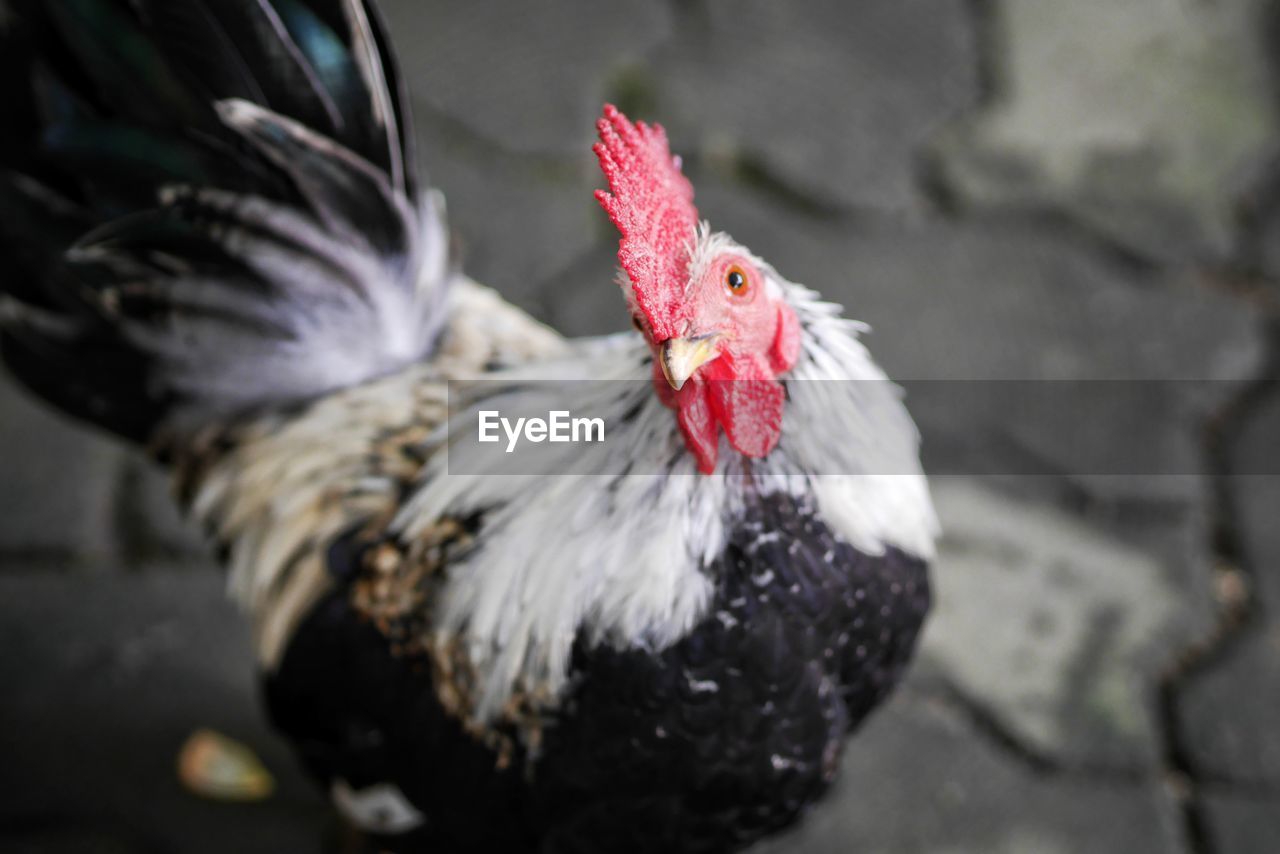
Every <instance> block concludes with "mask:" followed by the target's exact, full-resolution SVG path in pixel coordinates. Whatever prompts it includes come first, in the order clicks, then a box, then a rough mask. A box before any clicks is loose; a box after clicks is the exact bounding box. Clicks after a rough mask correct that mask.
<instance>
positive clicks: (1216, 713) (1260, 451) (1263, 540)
mask: <svg viewBox="0 0 1280 854" xmlns="http://www.w3.org/2000/svg"><path fill="white" fill-rule="evenodd" d="M1277 436H1280V397H1277V396H1275V395H1272V397H1271V399H1270V401H1269V402H1268V404H1267V405H1266V407H1265V409H1264V410H1263V411H1261V412H1258V413H1257V414H1256V416H1255V417H1254V419H1253V420H1252V421H1251V422H1250V423H1249V425H1248V428H1247V430H1246V432H1245V434H1244V436H1243V437H1242V441H1241V443H1240V446H1239V448H1238V451H1237V453H1236V454H1235V460H1236V471H1238V472H1241V474H1240V475H1239V476H1237V477H1234V478H1232V480H1231V487H1232V489H1233V491H1234V493H1235V495H1234V503H1235V507H1236V508H1237V513H1238V518H1237V523H1238V525H1239V526H1240V530H1241V532H1242V535H1243V538H1244V548H1245V555H1244V557H1245V559H1246V560H1247V561H1248V562H1249V568H1251V569H1252V577H1253V585H1254V594H1255V596H1256V597H1257V600H1258V602H1257V604H1258V608H1257V609H1256V613H1257V615H1258V620H1257V621H1256V622H1255V623H1254V624H1253V625H1252V626H1249V627H1247V628H1246V630H1245V633H1244V635H1243V636H1242V637H1241V638H1239V639H1238V641H1237V643H1236V645H1235V646H1234V647H1233V648H1232V651H1231V654H1230V655H1229V656H1228V658H1227V660H1226V661H1224V662H1222V663H1220V664H1217V665H1216V666H1214V667H1213V668H1212V669H1211V670H1209V671H1208V672H1206V673H1204V674H1202V675H1200V676H1199V677H1197V678H1196V679H1195V680H1194V681H1193V682H1192V683H1191V684H1190V685H1189V686H1188V688H1187V691H1186V696H1185V700H1184V710H1183V713H1184V718H1185V721H1186V728H1187V732H1186V734H1185V737H1186V739H1187V741H1188V742H1189V745H1190V751H1191V754H1192V757H1193V760H1194V762H1195V765H1196V767H1198V768H1200V769H1202V770H1204V771H1206V772H1208V773H1210V774H1213V775H1215V776H1216V777H1218V778H1222V779H1227V780H1234V781H1239V782H1245V783H1254V784H1263V785H1271V786H1280V725H1278V723H1277V722H1278V720H1280V717H1278V716H1280V527H1278V526H1277V524H1276V518H1277V514H1280V444H1277V441H1276V437H1277ZM1249 472H1268V473H1269V474H1249Z"/></svg>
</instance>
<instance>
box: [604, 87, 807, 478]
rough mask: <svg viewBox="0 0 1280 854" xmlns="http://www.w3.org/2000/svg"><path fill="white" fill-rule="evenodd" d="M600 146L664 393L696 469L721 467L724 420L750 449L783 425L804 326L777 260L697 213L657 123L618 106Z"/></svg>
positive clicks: (628, 274)
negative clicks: (787, 382)
mask: <svg viewBox="0 0 1280 854" xmlns="http://www.w3.org/2000/svg"><path fill="white" fill-rule="evenodd" d="M596 127H597V129H598V130H599V133H600V142H599V143H598V144H597V145H596V146H595V152H596V156H597V157H598V158H599V159H600V167H601V168H602V169H603V170H604V174H605V177H606V178H607V179H608V181H609V190H608V191H607V192H606V191H604V190H600V191H598V192H597V193H596V197H597V198H598V199H599V200H600V204H601V205H602V206H603V207H604V209H605V211H606V212H607V213H608V214H609V218H610V219H612V220H613V224H614V225H616V226H617V227H618V231H619V232H620V233H621V235H622V239H621V243H620V245H619V249H618V259H619V261H620V262H621V265H622V269H623V271H624V273H625V278H624V279H622V283H623V287H624V290H625V291H626V293H627V294H628V303H629V305H630V307H631V315H632V319H633V321H634V322H635V325H636V327H637V328H638V329H639V330H640V332H641V334H643V335H644V336H645V338H646V340H647V341H648V342H649V346H650V347H651V348H652V350H653V355H654V383H655V385H656V386H657V389H658V394H659V396H660V397H661V398H662V400H663V402H665V403H666V404H667V405H668V406H670V407H671V408H673V409H674V410H675V411H676V417H677V419H678V421H679V424H680V429H681V431H682V432H683V434H684V437H685V442H686V444H687V445H688V447H689V450H690V451H691V452H692V453H693V454H694V455H695V456H696V457H697V460H698V468H699V469H700V470H702V471H703V472H705V473H710V472H712V471H714V470H715V467H716V457H717V452H718V448H719V445H720V431H721V430H723V431H724V433H725V436H726V437H727V438H728V440H729V444H730V445H732V446H733V448H734V449H735V450H737V451H738V452H739V453H742V454H744V455H746V456H748V457H763V456H765V455H766V454H768V453H769V452H770V451H772V450H773V448H774V446H776V445H777V444H778V439H779V437H780V436H781V434H782V409H783V404H784V401H785V399H786V391H785V389H784V388H783V386H782V383H781V382H779V381H778V377H779V376H780V375H781V374H783V373H785V372H786V371H788V370H790V369H791V367H792V366H793V365H794V364H795V361H796V358H797V356H798V355H799V349H800V327H799V323H798V321H797V320H796V316H795V312H794V311H793V310H792V309H791V307H790V306H788V305H787V303H786V301H785V300H784V298H783V290H782V287H781V286H780V284H779V282H778V280H777V277H776V274H774V273H773V271H772V269H771V268H769V267H768V266H767V265H766V264H764V263H763V262H762V261H761V260H760V259H759V258H756V257H755V256H754V255H752V254H751V253H750V252H748V251H747V250H746V249H745V248H744V247H742V246H740V245H739V244H737V243H735V242H734V241H733V240H732V239H730V238H729V237H728V236H727V235H725V234H722V233H718V232H712V231H711V230H710V229H709V228H707V227H706V225H705V224H702V225H700V224H699V222H698V211H697V209H696V208H694V206H693V186H692V185H691V184H690V183H689V179H688V178H686V177H685V176H684V175H683V174H682V173H681V171H680V161H679V159H677V158H675V157H673V156H672V155H671V151H670V150H669V149H668V147H667V136H666V133H665V132H664V131H663V129H662V126H661V125H656V124H655V125H652V126H649V125H646V124H645V123H644V122H638V123H634V124H633V123H632V122H631V121H630V120H629V119H628V118H627V117H626V116H624V115H622V113H620V112H618V110H617V109H615V108H614V107H612V106H606V107H605V109H604V116H603V117H602V118H601V119H600V120H599V121H598V122H597V123H596Z"/></svg>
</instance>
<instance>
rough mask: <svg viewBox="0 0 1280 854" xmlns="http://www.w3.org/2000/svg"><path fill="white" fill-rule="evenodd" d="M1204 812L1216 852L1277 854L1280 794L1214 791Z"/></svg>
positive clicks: (1224, 853) (1207, 801) (1279, 832)
mask: <svg viewBox="0 0 1280 854" xmlns="http://www.w3.org/2000/svg"><path fill="white" fill-rule="evenodd" d="M1205 814H1206V817H1207V818H1208V824H1209V835H1210V838H1211V839H1212V840H1213V849H1212V850H1213V851H1214V852H1216V854H1275V850H1276V847H1277V844H1280V794H1277V793H1275V792H1273V793H1272V794H1271V795H1270V796H1269V797H1268V796H1266V795H1253V796H1248V795H1231V794H1213V795H1210V796H1209V797H1208V798H1206V799H1205Z"/></svg>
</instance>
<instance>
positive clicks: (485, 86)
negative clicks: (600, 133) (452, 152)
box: [381, 0, 670, 160]
mask: <svg viewBox="0 0 1280 854" xmlns="http://www.w3.org/2000/svg"><path fill="white" fill-rule="evenodd" d="M381 6H382V7H383V10H384V12H385V13H386V16H387V18H388V20H389V22H390V25H391V34H392V38H393V40H394V43H395V46H396V48H397V50H398V53H399V56H400V62H401V67H402V69H403V71H404V75H405V77H406V78H407V80H408V81H409V85H410V88H411V90H412V91H413V92H414V93H415V95H416V97H417V98H419V99H420V100H422V101H424V102H425V103H426V104H429V105H430V106H431V108H433V109H435V110H438V111H441V112H444V113H447V114H448V115H449V116H451V117H452V118H453V119H455V120H457V121H459V122H462V123H463V124H465V125H467V126H468V127H470V128H472V129H473V130H475V131H477V132H478V133H481V134H483V135H484V136H486V137H487V138H488V139H489V140H490V141H492V142H495V143H498V144H500V145H501V146H502V147H504V148H506V149H507V150H510V151H521V152H542V153H547V152H557V153H560V154H571V155H573V156H574V157H576V158H581V159H584V160H585V159H586V158H587V157H589V151H590V146H591V141H592V138H593V135H594V128H593V122H594V121H595V118H596V116H598V115H599V114H600V107H601V104H603V103H604V101H605V99H606V97H609V96H610V85H609V82H610V79H611V77H612V76H613V75H614V74H615V72H616V71H617V70H618V69H621V68H624V67H626V66H628V65H629V64H631V63H633V62H634V61H635V60H636V59H637V58H638V57H640V56H642V55H643V54H644V53H645V51H647V50H648V49H649V48H650V47H652V46H653V45H655V44H657V43H658V42H659V41H660V40H661V39H663V38H665V37H666V35H667V34H668V32H669V29H670V22H669V20H668V15H667V14H666V6H665V4H661V3H650V2H646V0H623V2H612V3H608V4H604V3H593V2H589V0H551V2H541V3H538V4H536V5H534V4H530V3H502V4H489V3H474V2H471V0H433V2H430V3H422V2H418V0H389V2H384V3H382V4H381Z"/></svg>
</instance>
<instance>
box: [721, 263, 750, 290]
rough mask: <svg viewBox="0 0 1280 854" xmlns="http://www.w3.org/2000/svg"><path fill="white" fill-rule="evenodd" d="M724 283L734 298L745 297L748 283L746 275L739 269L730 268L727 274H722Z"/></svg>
mask: <svg viewBox="0 0 1280 854" xmlns="http://www.w3.org/2000/svg"><path fill="white" fill-rule="evenodd" d="M724 283H725V284H726V285H728V287H729V290H731V291H733V294H734V296H745V295H746V293H747V291H748V289H749V288H750V282H748V281H747V274H746V273H744V272H742V268H741V267H736V266H735V267H730V268H729V272H727V273H725V274H724Z"/></svg>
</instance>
